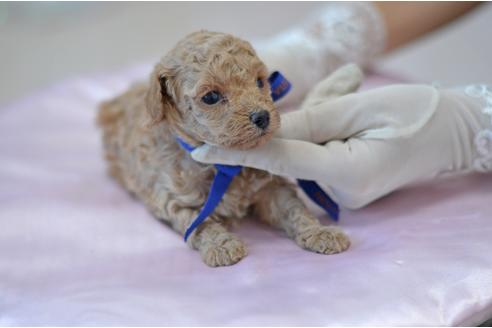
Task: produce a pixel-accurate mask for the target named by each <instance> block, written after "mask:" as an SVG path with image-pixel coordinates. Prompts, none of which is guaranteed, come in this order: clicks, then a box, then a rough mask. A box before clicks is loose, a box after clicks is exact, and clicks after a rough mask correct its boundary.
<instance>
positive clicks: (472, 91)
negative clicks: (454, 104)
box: [465, 84, 492, 172]
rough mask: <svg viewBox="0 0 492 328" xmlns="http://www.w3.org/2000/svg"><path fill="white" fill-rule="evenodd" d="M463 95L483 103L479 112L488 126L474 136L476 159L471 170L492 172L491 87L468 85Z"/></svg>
mask: <svg viewBox="0 0 492 328" xmlns="http://www.w3.org/2000/svg"><path fill="white" fill-rule="evenodd" d="M465 93H466V94H467V95H468V96H470V97H473V98H479V99H481V100H482V101H483V107H482V108H481V111H482V113H483V114H485V115H486V117H487V120H488V126H487V127H486V128H484V129H482V130H480V131H478V132H477V134H476V135H475V139H474V143H475V147H476V151H477V154H478V157H477V158H476V159H475V160H474V162H473V168H474V169H475V170H477V171H479V172H487V171H492V86H488V85H483V84H476V85H470V86H468V87H466V88H465Z"/></svg>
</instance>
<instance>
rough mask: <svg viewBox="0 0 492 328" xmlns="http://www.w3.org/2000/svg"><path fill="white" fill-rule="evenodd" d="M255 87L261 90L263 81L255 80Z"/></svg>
mask: <svg viewBox="0 0 492 328" xmlns="http://www.w3.org/2000/svg"><path fill="white" fill-rule="evenodd" d="M256 86H257V87H258V88H260V89H263V80H262V79H261V78H257V79H256Z"/></svg>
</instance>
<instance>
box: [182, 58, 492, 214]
mask: <svg viewBox="0 0 492 328" xmlns="http://www.w3.org/2000/svg"><path fill="white" fill-rule="evenodd" d="M361 77H362V73H361V72H360V70H358V68H357V67H356V66H354V65H349V66H346V67H343V68H341V69H339V70H338V71H337V72H335V73H334V74H333V75H332V76H330V77H329V78H327V79H326V80H324V81H322V82H321V83H319V85H318V86H317V87H316V88H315V89H314V90H313V92H312V93H311V95H310V96H308V98H307V99H306V102H305V103H304V105H303V108H302V110H299V111H295V112H291V113H287V114H284V115H282V128H281V130H280V132H279V133H278V134H277V135H276V137H275V138H273V139H272V140H271V141H270V142H268V143H267V144H265V145H264V146H262V147H260V148H257V149H253V150H249V151H234V150H226V149H220V148H217V147H213V146H208V145H205V146H202V147H200V148H198V149H197V150H195V151H194V152H193V153H192V156H193V158H194V159H195V160H198V161H201V162H205V163H223V164H239V165H244V166H249V167H254V168H258V169H263V170H266V171H269V172H271V173H273V174H277V175H286V176H291V177H295V178H301V179H307V180H315V181H317V182H318V183H319V184H320V185H321V186H323V187H324V189H325V190H326V191H327V193H328V194H329V195H330V196H331V197H333V199H334V200H335V201H336V202H338V203H339V204H341V205H342V206H344V207H347V208H359V207H362V206H364V205H366V204H368V203H370V202H371V201H373V200H375V199H377V198H379V197H381V196H383V195H386V194H388V193H390V192H391V191H394V190H396V189H398V188H400V187H402V186H405V185H408V184H410V183H413V182H416V181H419V180H422V179H428V178H432V177H438V176H442V175H444V174H456V173H462V172H468V171H471V170H477V171H490V170H492V88H490V87H486V86H483V85H475V86H468V87H466V88H461V89H443V90H438V89H436V88H434V87H431V86H427V85H394V86H387V87H382V88H378V89H374V90H371V91H366V92H361V93H353V94H349V95H345V96H340V95H342V94H344V93H348V92H351V91H354V90H355V89H356V88H357V87H358V83H359V82H360V79H361Z"/></svg>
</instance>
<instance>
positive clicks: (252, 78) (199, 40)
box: [98, 31, 349, 266]
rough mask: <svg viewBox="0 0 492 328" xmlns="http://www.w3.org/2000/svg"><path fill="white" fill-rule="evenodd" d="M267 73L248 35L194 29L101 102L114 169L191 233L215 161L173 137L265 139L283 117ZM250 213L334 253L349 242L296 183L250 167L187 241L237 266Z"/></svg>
mask: <svg viewBox="0 0 492 328" xmlns="http://www.w3.org/2000/svg"><path fill="white" fill-rule="evenodd" d="M267 74H268V71H267V68H266V67H265V65H264V64H263V63H262V62H261V60H260V59H259V58H258V57H257V55H256V53H255V51H254V50H253V48H252V47H251V45H250V44H249V43H248V42H245V41H243V40H240V39H238V38H235V37H233V36H231V35H227V34H222V33H215V32H208V31H200V32H196V33H193V34H190V35H188V36H187V37H186V38H184V39H183V40H182V41H181V42H179V43H178V44H177V45H176V46H175V48H174V49H173V50H171V51H170V52H169V53H168V54H167V55H166V56H165V57H164V58H163V59H162V60H161V61H160V62H159V63H158V64H157V65H156V66H155V69H154V71H153V73H152V74H151V77H150V83H149V84H147V85H136V86H134V87H132V88H131V89H130V90H128V91H127V92H126V93H124V94H123V95H121V96H119V97H117V98H116V99H113V100H111V101H109V102H106V103H103V104H102V105H101V108H100V111H99V116H98V122H99V124H100V126H101V127H102V129H103V135H104V136H103V138H104V149H105V154H106V158H107V160H108V162H109V171H110V174H111V175H112V176H113V177H114V178H116V179H117V180H118V181H119V182H120V183H121V184H122V185H123V186H124V187H125V188H126V189H128V190H129V191H130V192H132V193H133V194H135V195H136V196H137V197H138V198H139V199H141V200H142V201H143V202H144V203H145V204H146V205H147V207H148V208H149V209H150V210H151V211H152V213H153V214H154V215H155V216H156V217H157V218H159V219H161V220H164V221H165V222H167V223H169V224H170V225H171V226H172V227H173V228H174V229H175V230H176V231H177V232H179V233H180V234H184V232H185V230H186V228H187V227H188V226H189V225H190V223H191V222H192V221H193V219H194V218H195V217H196V216H197V214H198V213H199V211H200V209H201V207H202V206H203V204H204V202H205V199H206V197H207V194H208V191H209V187H210V184H211V182H212V179H213V176H214V174H215V168H214V166H213V165H204V164H201V163H197V162H195V161H193V160H192V159H191V158H190V156H189V154H187V153H186V152H185V151H183V150H182V149H181V148H180V147H179V145H178V144H177V142H176V140H175V137H176V136H179V137H181V138H182V139H184V140H185V141H186V142H188V143H189V144H191V145H195V146H198V145H200V144H203V143H205V142H206V143H208V144H213V145H219V146H222V147H228V148H237V149H249V148H253V147H257V146H260V145H262V144H263V143H265V142H266V141H267V140H268V139H269V138H270V137H271V136H272V134H273V133H274V131H275V130H276V129H277V128H278V127H279V124H280V116H279V114H278V113H277V111H276V110H275V108H274V106H273V102H272V99H271V97H270V90H269V88H268V85H267V83H268V82H267V81H266V79H267ZM210 91H214V92H216V95H217V94H218V95H220V99H219V101H218V102H217V103H216V104H212V105H210V104H207V103H205V102H204V101H203V96H204V95H206V94H207V93H209V92H210ZM262 111H267V112H268V113H269V118H270V119H269V124H268V126H267V127H266V128H259V127H258V126H257V125H255V124H253V123H252V120H251V115H252V113H258V112H262ZM251 213H254V214H256V215H257V216H258V217H260V218H261V219H262V220H263V221H265V222H267V223H268V224H270V225H272V226H274V227H278V228H281V229H283V230H284V231H285V232H286V233H287V235H288V236H289V237H291V238H292V239H294V240H295V242H296V243H297V244H298V245H299V246H301V247H303V248H305V249H308V250H311V251H314V252H318V253H323V254H332V253H338V252H341V251H343V250H345V249H346V248H347V247H348V246H349V240H348V238H347V237H346V236H345V235H344V234H343V233H342V232H341V231H340V230H339V229H337V228H335V227H327V226H322V225H321V224H320V223H319V222H318V220H317V219H316V218H315V217H314V216H313V215H311V214H310V213H309V212H308V211H307V210H306V208H305V206H304V205H303V203H302V202H301V200H300V199H299V198H298V197H297V195H296V190H295V187H294V186H293V185H291V184H290V183H289V182H288V181H286V180H285V179H283V178H280V177H277V176H272V175H270V174H268V173H266V172H263V171H259V170H254V169H246V168H245V169H243V170H242V172H241V173H240V175H238V176H237V177H236V178H235V179H234V181H233V182H232V184H231V186H230V187H229V190H228V191H227V193H226V195H225V196H224V198H223V199H222V201H221V203H220V204H219V206H218V207H217V208H216V209H215V211H214V213H213V215H211V216H210V217H209V218H208V219H207V220H206V221H205V222H204V223H202V224H201V225H200V226H199V228H198V229H197V230H195V232H194V233H193V234H192V235H191V236H190V238H189V239H188V244H189V245H190V246H191V247H192V248H194V249H197V250H198V251H199V252H200V254H201V256H202V258H203V261H204V262H205V263H206V264H208V265H210V266H224V265H231V264H234V263H236V262H238V261H239V260H241V259H242V258H243V257H244V256H245V255H246V247H245V245H244V243H243V242H242V241H241V240H240V239H239V238H238V237H237V236H236V235H234V234H233V233H231V232H229V231H228V230H227V225H228V223H229V222H231V221H234V220H235V219H240V218H243V217H245V216H247V215H249V214H251Z"/></svg>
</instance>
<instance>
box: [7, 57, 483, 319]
mask: <svg viewBox="0 0 492 328" xmlns="http://www.w3.org/2000/svg"><path fill="white" fill-rule="evenodd" d="M148 71H149V67H148V66H141V67H136V68H135V69H132V70H130V71H127V72H124V73H123V74H119V75H113V76H110V77H108V76H97V77H92V78H80V79H75V80H70V81H66V82H63V83H61V84H59V85H57V86H55V87H52V88H49V89H47V90H44V91H42V92H39V93H37V94H35V95H32V96H30V97H27V98H25V99H22V100H20V101H18V102H16V103H14V104H12V105H9V106H7V107H5V108H1V109H0V182H1V183H0V325H11V326H15V325H474V324H479V323H480V322H482V321H484V320H486V319H487V318H489V317H491V316H492V175H473V176H468V177H462V178H455V179H452V180H448V181H443V182H439V183H433V184H427V185H425V186H418V187H413V188H409V189H407V190H403V191H400V192H397V193H395V194H393V195H391V196H389V197H386V198H384V199H382V200H380V201H378V202H376V203H375V204H373V205H371V206H369V207H367V208H365V209H363V210H359V211H346V210H344V211H342V213H341V222H340V225H341V226H342V228H343V229H344V230H345V231H346V232H347V233H348V234H349V235H350V237H351V239H352V247H351V248H350V249H349V250H348V251H347V252H345V253H342V254H338V255H332V256H323V255H317V254H313V253H309V252H307V251H303V250H301V249H299V248H298V247H297V246H296V245H295V244H294V243H293V242H292V241H290V240H289V239H287V238H285V237H284V236H283V235H282V234H281V233H280V232H277V231H274V230H271V229H270V228H268V227H266V226H264V225H261V224H258V223H256V222H255V221H254V220H246V221H245V222H244V224H243V226H242V227H241V228H239V229H238V231H237V232H238V234H239V235H240V236H241V237H242V238H243V239H244V240H245V241H246V243H247V244H248V247H249V256H248V257H247V258H245V259H244V260H243V261H241V262H240V263H239V264H237V265H234V266H232V267H226V268H217V269H212V268H208V267H207V266H205V265H204V264H203V263H202V261H201V259H200V258H199V255H198V254H197V253H196V252H194V251H191V250H190V249H189V248H188V247H187V246H186V245H185V244H184V243H183V241H182V238H181V237H180V236H178V235H177V234H176V233H174V232H173V231H171V230H170V229H169V228H168V227H167V226H165V225H163V224H161V223H160V222H159V221H157V220H155V219H154V218H153V217H152V216H151V215H150V214H149V212H147V210H146V209H145V207H144V206H143V205H142V204H140V203H139V202H137V201H135V200H133V199H132V198H131V197H130V196H129V195H128V194H127V193H126V192H125V191H124V190H123V189H122V188H120V187H119V186H118V185H116V183H115V182H114V181H112V180H111V179H110V178H109V177H108V176H107V175H106V172H105V163H104V161H103V159H102V156H101V143H100V134H99V131H98V130H97V129H96V127H95V124H94V117H95V111H96V104H97V103H98V102H99V101H100V100H102V99H106V98H109V97H111V96H113V95H114V94H115V93H117V92H119V91H121V90H123V89H125V88H126V87H127V86H128V85H129V83H130V81H134V80H135V79H141V78H144V77H145V76H146V74H147V72H148ZM371 81H372V82H371ZM381 83H387V81H386V80H384V79H383V80H382V79H380V78H379V79H377V78H376V79H374V78H373V79H372V80H371V79H369V86H371V84H372V86H374V85H375V84H381ZM310 207H311V208H312V209H313V210H314V211H316V213H318V214H319V215H320V216H322V213H321V212H320V211H319V210H318V209H317V208H316V207H315V206H312V205H311V204H310ZM321 219H322V220H323V221H324V222H326V223H327V224H330V221H329V220H328V219H327V218H326V217H322V218H321Z"/></svg>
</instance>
